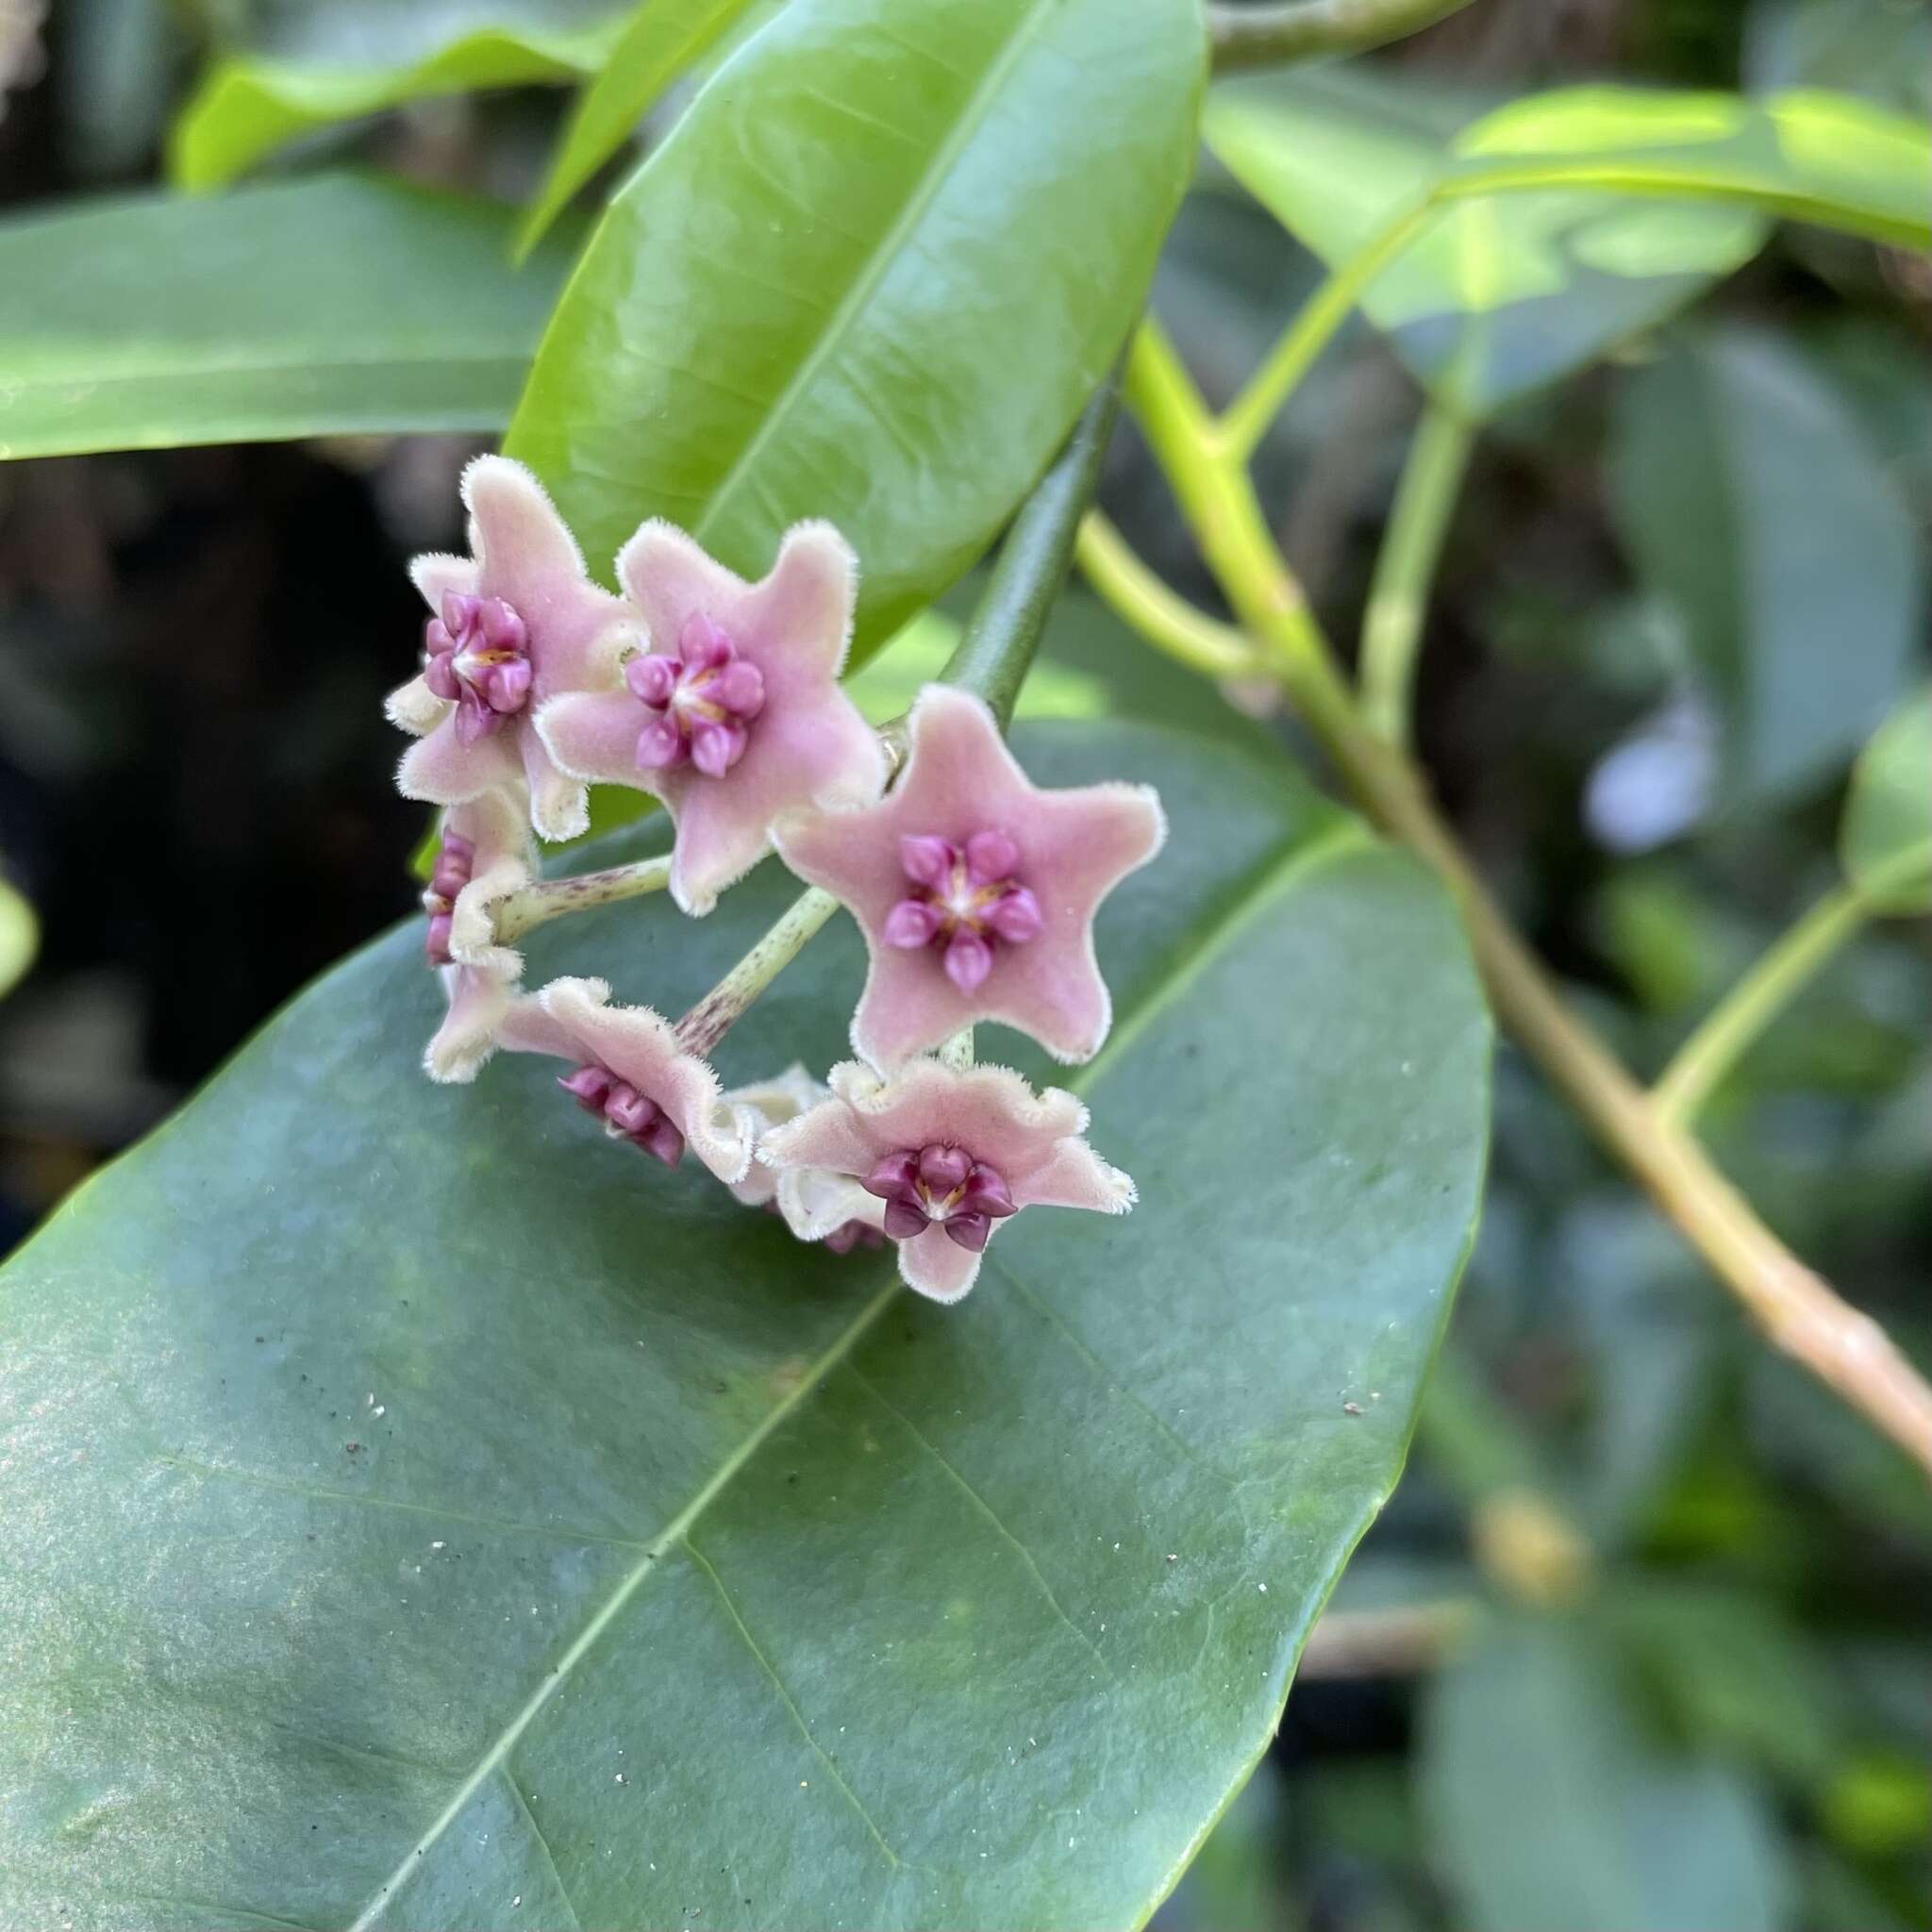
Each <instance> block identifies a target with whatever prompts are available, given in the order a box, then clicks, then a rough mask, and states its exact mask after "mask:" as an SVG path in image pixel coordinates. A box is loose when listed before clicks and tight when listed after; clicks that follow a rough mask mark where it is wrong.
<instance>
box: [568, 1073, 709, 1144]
mask: <svg viewBox="0 0 1932 1932" xmlns="http://www.w3.org/2000/svg"><path fill="white" fill-rule="evenodd" d="M557 1084H558V1086H559V1087H561V1088H562V1089H563V1091H565V1092H566V1093H568V1094H569V1095H570V1096H571V1098H572V1099H573V1100H575V1102H576V1104H577V1105H578V1106H579V1107H580V1108H583V1110H584V1111H585V1112H586V1113H593V1114H596V1115H598V1116H599V1117H600V1118H601V1119H602V1120H603V1122H604V1131H605V1132H606V1133H607V1134H609V1135H610V1136H612V1138H613V1139H616V1140H619V1141H629V1142H630V1143H631V1145H632V1146H633V1147H640V1148H641V1149H642V1150H643V1151H644V1152H645V1153H646V1154H648V1155H649V1156H650V1157H651V1158H652V1159H653V1160H661V1161H662V1162H663V1163H664V1165H665V1166H666V1167H675V1166H676V1165H677V1163H678V1162H679V1161H680V1160H681V1159H682V1158H684V1136H683V1135H682V1134H680V1133H679V1132H678V1131H677V1129H676V1128H675V1126H674V1125H673V1124H671V1119H670V1116H669V1115H668V1114H666V1113H665V1111H664V1109H663V1108H661V1107H659V1106H658V1103H657V1102H656V1101H655V1100H652V1099H650V1098H649V1097H648V1096H647V1095H645V1094H642V1093H640V1092H639V1091H638V1090H637V1089H636V1088H635V1087H633V1086H632V1085H631V1084H630V1082H629V1081H628V1080H625V1079H623V1078H621V1077H620V1076H619V1075H618V1074H613V1073H611V1072H610V1071H609V1069H608V1068H607V1067H600V1066H598V1065H596V1064H595V1063H594V1062H588V1063H586V1064H585V1065H583V1066H581V1067H579V1068H578V1069H577V1070H576V1072H575V1073H574V1074H564V1075H563V1077H562V1078H561V1079H559V1080H558V1083H557Z"/></svg>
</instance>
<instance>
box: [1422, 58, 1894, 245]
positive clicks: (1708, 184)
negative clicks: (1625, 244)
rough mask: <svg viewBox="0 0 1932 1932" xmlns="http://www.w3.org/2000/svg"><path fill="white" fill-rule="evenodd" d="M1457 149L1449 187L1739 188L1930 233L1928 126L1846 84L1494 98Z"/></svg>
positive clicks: (1685, 195) (1815, 216)
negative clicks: (1833, 88) (1754, 92)
mask: <svg viewBox="0 0 1932 1932" xmlns="http://www.w3.org/2000/svg"><path fill="white" fill-rule="evenodd" d="M1456 151H1457V165H1456V166H1455V168H1454V169H1453V170H1452V172H1451V175H1450V177H1449V179H1448V180H1447V182H1446V183H1445V188H1446V190H1447V192H1451V193H1453V194H1456V195H1462V194H1470V193H1475V194H1487V193H1491V192H1497V191H1500V190H1505V189H1514V188H1519V187H1522V186H1524V185H1534V186H1535V187H1536V188H1539V189H1541V188H1548V187H1554V186H1558V185H1561V184H1562V183H1564V182H1565V181H1569V182H1574V184H1575V185H1576V186H1578V187H1592V188H1601V189H1607V190H1609V191H1611V192H1618V193H1624V194H1631V195H1639V196H1663V197H1665V198H1668V199H1671V200H1682V199H1689V200H1693V201H1694V200H1713V201H1742V202H1746V203H1748V204H1750V205H1752V206H1755V207H1758V208H1768V209H1770V210H1772V211H1773V212H1774V213H1777V214H1783V215H1789V216H1790V217H1791V218H1792V219H1794V220H1797V221H1803V222H1815V223H1818V224H1819V225H1822V226H1824V227H1827V228H1839V229H1841V230H1843V231H1844V232H1845V233H1847V234H1852V235H1867V236H1870V237H1871V238H1872V239H1873V240H1874V241H1878V242H1895V243H1897V244H1899V245H1901V246H1903V247H1907V248H1923V247H1924V246H1926V245H1927V244H1928V243H1932V128H1928V127H1927V126H1926V125H1925V124H1924V122H1923V121H1918V120H1914V119H1912V118H1910V117H1909V116H1907V115H1903V114H1893V113H1890V112H1888V111H1887V110H1886V109H1884V108H1876V107H1874V106H1872V105H1871V104H1870V103H1869V102H1866V101H1859V100H1854V99H1853V98H1851V97H1850V96H1849V95H1845V94H1834V93H1826V92H1813V91H1803V90H1801V91H1796V92H1789V93H1780V94H1772V95H1768V96H1767V97H1766V98H1764V99H1763V100H1760V101H1746V100H1744V99H1742V98H1741V97H1740V96H1739V95H1736V94H1724V93H1698V94H1669V93H1657V92H1647V91H1645V90H1643V89H1639V88H1620V87H1578V88H1565V89H1562V90H1559V91H1558V92H1555V93H1549V94H1540V95H1533V96H1532V97H1531V98H1529V99H1527V100H1524V101H1517V102H1513V103H1512V104H1511V105H1509V106H1508V107H1506V108H1499V109H1497V111H1496V112H1495V113H1493V114H1491V115H1489V116H1488V117H1487V118H1486V119H1484V120H1482V121H1479V122H1477V123H1476V124H1475V125H1474V126H1473V127H1470V128H1468V129H1466V130H1465V131H1464V132H1463V133H1462V134H1461V135H1460V136H1459V137H1458V138H1457V142H1456Z"/></svg>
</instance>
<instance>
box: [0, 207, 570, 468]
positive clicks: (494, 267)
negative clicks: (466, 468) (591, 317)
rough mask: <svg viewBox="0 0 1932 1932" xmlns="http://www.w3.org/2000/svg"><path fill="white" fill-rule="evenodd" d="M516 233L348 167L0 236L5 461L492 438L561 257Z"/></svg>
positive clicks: (44, 219) (13, 229) (34, 224)
mask: <svg viewBox="0 0 1932 1932" xmlns="http://www.w3.org/2000/svg"><path fill="white" fill-rule="evenodd" d="M508 221H509V217H508V211H507V210H505V209H503V208H497V207H496V206H494V205H493V204H491V203H486V202H478V201H471V200H467V199H464V198H462V197H459V196H455V195H448V194H440V193H433V192H429V191H427V190H424V189H417V188H407V187H404V186H402V185H401V184H399V183H396V182H393V181H384V180H379V179H375V178H366V177H362V176H358V175H320V176H315V177H312V178H310V179H308V180H305V181H299V182H291V183H286V184H278V185H275V186H273V187H263V188H255V189H247V190H243V191H241V192H237V193H234V194H232V195H227V196H224V197H221V198H219V199H211V200H194V201H190V200H177V199H173V198H169V197H163V196H159V195H145V196H142V197H139V198H136V199H132V200H127V201H118V202H112V203H108V204H104V205H96V206H84V207H81V208H76V209H75V210H74V211H73V212H70V213H60V214H52V215H34V216H29V217H26V218H25V219H23V220H15V221H12V222H8V223H5V224H0V368H4V370H5V371H6V375H5V378H4V379H0V458H7V457H34V456H61V455H67V454H71V453H74V452H76V451H82V450H99V449H147V448H156V447H166V446H172V445H175V444H179V443H198V442H242V441H276V440H279V439H282V438H286V437H295V436H319V435H325V434H332V433H341V432H347V431H358V430H375V431H394V430H409V429H423V430H427V429H489V428H493V427H494V426H495V425H498V424H500V423H502V422H503V421H504V420H505V419H506V417H507V416H508V413H509V408H510V405H511V404H512V403H513V402H514V400H515V397H516V392H517V388H518V385H519V383H520V382H521V381H522V379H523V375H524V372H525V370H526V369H527V368H528V366H529V359H530V356H531V353H532V351H533V350H534V349H535V347H536V342H537V338H538V336H539V334H540V333H541V329H542V326H543V316H544V313H545V311H546V310H547V308H549V305H550V302H551V299H552V297H553V296H554V295H555V293H556V291H557V287H558V283H559V282H560V281H561V280H562V277H563V272H564V268H565V265H566V259H567V253H566V251H565V249H564V248H563V247H562V246H561V245H558V246H556V247H550V248H545V249H544V250H542V251H541V253H540V254H539V255H537V256H536V257H535V258H533V259H532V260H531V262H530V264H529V265H528V267H527V268H525V270H524V271H523V272H522V273H521V274H520V275H519V274H515V273H513V272H512V271H511V270H510V269H509V268H508V265H507V264H506V262H505V259H504V243H505V239H506V236H507V233H508Z"/></svg>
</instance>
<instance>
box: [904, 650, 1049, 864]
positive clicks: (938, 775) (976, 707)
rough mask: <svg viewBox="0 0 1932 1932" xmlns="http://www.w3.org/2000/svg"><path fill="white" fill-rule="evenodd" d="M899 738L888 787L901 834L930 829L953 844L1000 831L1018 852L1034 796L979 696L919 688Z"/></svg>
mask: <svg viewBox="0 0 1932 1932" xmlns="http://www.w3.org/2000/svg"><path fill="white" fill-rule="evenodd" d="M906 743H907V752H906V769H905V771H904V772H903V773H902V774H900V778H899V783H898V784H897V785H896V786H895V787H894V788H893V791H892V797H893V799H894V800H895V801H896V802H897V803H898V806H899V808H900V816H901V819H902V820H903V823H904V829H905V830H906V831H908V832H937V833H938V834H940V836H941V837H942V838H948V839H951V840H952V841H953V842H954V843H955V844H958V845H963V844H964V842H965V841H966V839H967V838H968V837H970V836H971V835H972V834H973V833H974V832H977V831H1001V832H1006V833H1008V835H1009V836H1013V837H1017V838H1019V839H1020V840H1021V845H1022V850H1023V851H1024V849H1025V839H1024V833H1025V814H1026V813H1027V812H1028V811H1029V810H1030V809H1031V808H1032V806H1033V802H1034V801H1035V799H1037V798H1038V797H1039V796H1040V793H1039V791H1038V790H1037V788H1036V787H1035V786H1034V784H1033V781H1032V780H1031V779H1030V778H1028V777H1027V775H1026V774H1025V773H1024V771H1022V770H1021V769H1020V766H1019V763H1018V761H1017V760H1016V759H1015V758H1014V757H1013V754H1012V753H1011V752H1010V751H1008V749H1007V742H1006V740H1005V739H1003V738H1002V737H1001V736H1000V731H999V726H998V725H997V724H994V723H993V716H992V713H991V711H990V710H988V709H987V708H986V706H985V705H983V704H982V703H981V702H980V701H979V699H977V698H976V697H974V696H973V695H972V694H971V693H970V692H967V691H958V690H957V689H955V688H954V687H953V686H952V685H949V684H929V685H927V686H926V687H925V688H924V690H923V691H921V692H920V693H919V695H918V697H917V698H915V699H914V700H913V703H912V710H911V712H910V714H909V716H908V719H907V721H906ZM915 820H919V821H924V822H926V823H918V824H915V823H914V821H915ZM1009 820H1011V821H1014V823H1008V821H1009ZM1029 883H1030V881H1029ZM1036 890H1037V888H1036Z"/></svg>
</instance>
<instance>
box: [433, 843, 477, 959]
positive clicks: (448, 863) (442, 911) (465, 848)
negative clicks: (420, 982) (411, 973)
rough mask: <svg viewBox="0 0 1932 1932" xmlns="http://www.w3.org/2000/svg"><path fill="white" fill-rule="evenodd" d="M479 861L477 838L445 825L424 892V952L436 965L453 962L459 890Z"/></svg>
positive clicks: (465, 883)
mask: <svg viewBox="0 0 1932 1932" xmlns="http://www.w3.org/2000/svg"><path fill="white" fill-rule="evenodd" d="M475 865H476V847H475V842H474V841H471V840H469V839H465V838H463V837H462V836H461V834H460V833H457V832H452V831H449V830H447V829H445V830H444V832H443V835H442V845H441V849H440V850H439V851H438V853H437V855H436V870H435V871H434V872H432V873H431V874H429V886H428V890H427V891H425V893H424V894H423V909H424V911H425V912H426V913H428V915H429V930H428V932H427V933H426V934H425V936H424V940H423V952H424V957H425V958H427V959H428V961H429V963H430V964H431V965H432V966H447V965H448V964H449V963H450V957H449V927H450V916H451V914H452V913H454V912H455V910H456V904H457V894H458V892H460V891H462V890H463V888H464V887H465V886H467V885H468V884H469V883H470V874H471V873H472V872H474V871H475Z"/></svg>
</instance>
